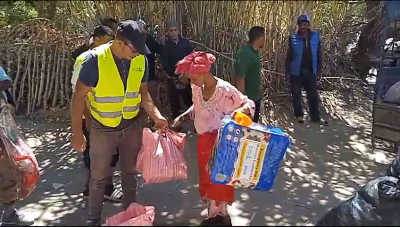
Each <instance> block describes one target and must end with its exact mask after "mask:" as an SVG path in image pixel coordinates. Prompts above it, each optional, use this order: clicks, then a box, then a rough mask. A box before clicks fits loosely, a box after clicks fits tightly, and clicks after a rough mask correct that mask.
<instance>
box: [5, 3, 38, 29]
mask: <svg viewBox="0 0 400 227" xmlns="http://www.w3.org/2000/svg"><path fill="white" fill-rule="evenodd" d="M37 16H38V12H37V10H36V9H35V7H34V2H33V1H3V2H0V27H4V26H8V25H13V24H18V23H21V22H23V21H26V20H29V19H32V18H35V17H37Z"/></svg>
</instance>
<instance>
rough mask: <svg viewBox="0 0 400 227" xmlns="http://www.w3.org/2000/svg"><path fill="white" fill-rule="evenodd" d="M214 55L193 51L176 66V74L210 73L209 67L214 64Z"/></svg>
mask: <svg viewBox="0 0 400 227" xmlns="http://www.w3.org/2000/svg"><path fill="white" fill-rule="evenodd" d="M215 60H216V58H215V56H214V55H212V54H209V53H206V52H203V51H194V52H193V53H191V54H189V55H188V56H186V57H185V58H184V59H182V60H181V61H179V62H178V63H177V64H176V70H175V73H176V74H183V73H187V74H201V73H207V72H209V71H210V67H211V65H212V64H213V63H214V62H215Z"/></svg>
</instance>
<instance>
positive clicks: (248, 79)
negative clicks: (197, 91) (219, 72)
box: [235, 26, 265, 122]
mask: <svg viewBox="0 0 400 227" xmlns="http://www.w3.org/2000/svg"><path fill="white" fill-rule="evenodd" d="M264 43H265V29H264V28H263V27H260V26H255V27H252V28H251V29H250V31H249V43H248V44H247V45H245V46H243V47H242V48H241V49H240V52H239V54H238V55H237V57H236V62H235V86H236V88H237V89H238V90H239V91H241V92H242V93H243V94H245V95H247V96H248V97H249V98H250V99H251V100H253V101H254V103H255V104H256V109H255V113H254V119H253V121H254V122H258V119H259V117H260V106H261V102H262V95H261V91H260V84H261V62H260V55H259V54H258V49H260V48H263V47H264Z"/></svg>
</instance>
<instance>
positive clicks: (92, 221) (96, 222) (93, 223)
mask: <svg viewBox="0 0 400 227" xmlns="http://www.w3.org/2000/svg"><path fill="white" fill-rule="evenodd" d="M86 226H101V222H100V220H99V219H89V220H87V221H86Z"/></svg>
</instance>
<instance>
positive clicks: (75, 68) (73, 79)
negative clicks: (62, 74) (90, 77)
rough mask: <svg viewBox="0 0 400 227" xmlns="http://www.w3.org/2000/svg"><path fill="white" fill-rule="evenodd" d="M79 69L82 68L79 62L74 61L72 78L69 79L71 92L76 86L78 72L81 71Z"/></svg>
mask: <svg viewBox="0 0 400 227" xmlns="http://www.w3.org/2000/svg"><path fill="white" fill-rule="evenodd" d="M81 67H82V64H81V62H78V61H76V62H75V64H74V70H73V71H72V78H71V84H72V90H73V91H75V86H76V83H77V82H78V78H79V71H80V70H81Z"/></svg>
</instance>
